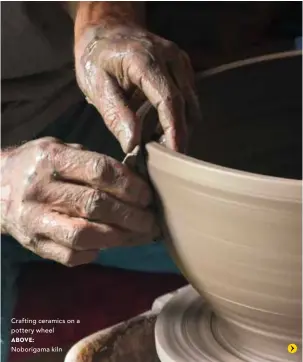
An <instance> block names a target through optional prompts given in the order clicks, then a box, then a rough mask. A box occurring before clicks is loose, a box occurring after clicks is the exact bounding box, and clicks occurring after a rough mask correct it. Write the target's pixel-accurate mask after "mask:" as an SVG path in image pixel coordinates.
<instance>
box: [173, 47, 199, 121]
mask: <svg viewBox="0 0 303 362" xmlns="http://www.w3.org/2000/svg"><path fill="white" fill-rule="evenodd" d="M169 68H170V71H171V73H172V75H173V78H174V80H175V82H176V84H177V86H178V88H179V89H180V92H181V93H182V95H183V97H184V99H185V107H186V121H187V124H188V126H189V128H193V126H194V125H195V124H196V123H197V122H200V121H201V110H200V103H199V99H198V97H197V95H196V92H195V87H194V76H193V69H192V67H191V64H190V61H189V58H188V56H187V54H186V53H185V52H180V53H179V57H175V59H174V60H172V61H171V62H170V63H169Z"/></svg>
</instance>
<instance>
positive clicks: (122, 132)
mask: <svg viewBox="0 0 303 362" xmlns="http://www.w3.org/2000/svg"><path fill="white" fill-rule="evenodd" d="M91 31H92V30H91V29H88V30H86V32H87V33H86V35H85V33H84V35H83V36H82V37H83V38H85V37H87V35H88V33H89V32H91ZM93 32H94V38H93V40H92V41H91V42H90V43H89V45H88V46H85V47H84V50H83V51H79V50H78V51H77V49H83V48H81V47H78V48H77V45H76V52H75V53H76V71H77V78H78V81H79V84H80V87H81V88H82V90H83V92H84V94H85V95H86V96H87V98H88V100H89V102H91V103H92V104H93V105H94V106H95V107H96V108H97V109H98V111H99V112H100V114H101V115H102V117H103V119H104V121H105V123H106V125H107V126H108V128H109V129H110V130H111V131H112V132H113V134H114V135H115V136H116V138H117V139H118V140H119V142H120V144H121V146H122V148H123V150H124V152H126V153H127V152H130V151H131V150H132V149H133V148H134V147H135V146H136V145H138V144H139V143H140V137H141V127H142V125H141V124H140V122H139V120H138V119H137V118H136V114H135V112H134V111H133V110H132V109H131V107H130V102H129V100H130V98H131V95H132V94H133V93H134V91H135V90H136V89H139V90H140V91H141V92H142V93H143V94H144V96H145V97H146V98H147V99H148V100H149V101H150V103H151V104H152V105H153V106H154V107H155V108H156V109H157V112H158V117H159V121H160V124H161V126H162V128H163V131H164V136H165V142H166V146H167V147H169V148H171V149H173V150H176V151H179V152H184V151H185V150H186V145H187V140H188V132H189V127H190V123H193V122H195V121H196V120H197V119H198V118H199V117H200V110H199V103H198V99H197V97H196V95H195V91H194V75H193V70H192V68H191V64H190V60H189V58H188V56H187V54H186V53H185V52H183V51H182V50H181V49H179V48H178V46H177V45H176V44H174V43H172V42H171V41H168V40H165V39H163V38H160V37H159V36H156V35H154V34H151V33H149V32H148V31H147V30H144V29H143V28H139V27H138V26H136V25H132V24H131V25H125V24H123V25H112V26H104V27H101V26H99V27H96V28H94V30H93ZM86 44H87V43H86Z"/></svg>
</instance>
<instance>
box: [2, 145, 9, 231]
mask: <svg viewBox="0 0 303 362" xmlns="http://www.w3.org/2000/svg"><path fill="white" fill-rule="evenodd" d="M9 154H10V150H1V152H0V160H1V175H0V177H1V178H0V182H1V189H0V192H1V205H0V207H1V219H0V227H1V234H6V229H5V225H4V224H5V222H4V221H5V213H6V210H7V207H8V200H9V196H10V185H9V184H8V183H7V182H6V177H4V173H5V170H6V169H7V163H8V156H9Z"/></svg>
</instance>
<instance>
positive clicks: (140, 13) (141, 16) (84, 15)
mask: <svg viewBox="0 0 303 362" xmlns="http://www.w3.org/2000/svg"><path fill="white" fill-rule="evenodd" d="M66 8H67V10H68V12H69V14H70V15H71V16H72V18H73V19H74V22H75V45H77V44H79V40H80V39H81V38H82V36H83V33H84V32H85V31H86V30H87V29H88V28H93V27H96V26H101V27H102V26H103V27H105V28H106V27H109V26H115V25H123V24H125V23H135V24H138V25H140V26H143V25H144V23H145V2H144V1H78V2H74V1H71V2H66Z"/></svg>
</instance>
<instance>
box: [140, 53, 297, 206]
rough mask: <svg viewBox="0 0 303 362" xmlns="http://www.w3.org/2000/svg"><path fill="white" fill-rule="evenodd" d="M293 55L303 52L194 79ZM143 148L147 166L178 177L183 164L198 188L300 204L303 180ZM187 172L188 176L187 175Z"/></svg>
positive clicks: (267, 57) (244, 62) (246, 62)
mask: <svg viewBox="0 0 303 362" xmlns="http://www.w3.org/2000/svg"><path fill="white" fill-rule="evenodd" d="M296 56H302V51H301V50H293V51H286V52H280V53H273V54H267V55H262V56H258V57H253V58H248V59H245V60H239V61H235V62H232V63H228V64H224V65H221V66H219V67H215V68H212V69H209V70H206V71H204V72H201V73H198V75H197V79H198V80H199V79H203V78H206V77H210V76H212V75H216V74H219V73H222V72H224V71H230V70H234V69H236V68H240V67H244V66H249V65H253V64H256V63H260V62H264V61H272V60H275V59H284V58H295V57H296ZM143 107H144V106H142V108H143ZM151 107H152V106H151V105H150V104H149V106H148V107H147V106H146V104H145V110H144V115H145V116H146V115H147V113H148V111H149V110H150V109H151ZM144 115H143V117H144ZM146 149H147V152H148V168H155V166H154V165H155V164H156V165H157V168H158V169H161V171H163V172H165V173H168V174H172V175H174V176H176V177H179V178H180V175H179V172H178V171H179V169H180V167H182V168H183V175H185V176H184V178H185V179H186V178H187V179H188V180H189V181H190V182H192V183H195V184H197V185H198V186H200V187H205V186H207V187H209V188H211V189H221V190H223V191H229V192H232V193H235V194H242V195H246V196H252V197H258V198H262V199H269V200H275V201H284V202H294V203H298V204H302V180H297V179H288V178H283V177H274V176H268V175H262V174H256V173H253V172H247V171H241V170H237V169H233V168H229V167H224V166H220V165H217V164H213V163H210V162H205V161H202V160H198V159H195V158H193V157H191V156H187V155H183V154H180V153H178V152H175V151H173V150H170V149H168V148H165V147H164V146H162V145H160V144H158V143H156V142H150V143H148V144H147V145H146ZM181 163H182V165H181ZM189 174H190V177H188V175H189Z"/></svg>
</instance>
